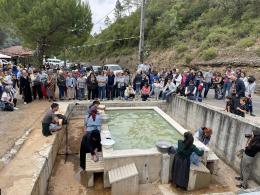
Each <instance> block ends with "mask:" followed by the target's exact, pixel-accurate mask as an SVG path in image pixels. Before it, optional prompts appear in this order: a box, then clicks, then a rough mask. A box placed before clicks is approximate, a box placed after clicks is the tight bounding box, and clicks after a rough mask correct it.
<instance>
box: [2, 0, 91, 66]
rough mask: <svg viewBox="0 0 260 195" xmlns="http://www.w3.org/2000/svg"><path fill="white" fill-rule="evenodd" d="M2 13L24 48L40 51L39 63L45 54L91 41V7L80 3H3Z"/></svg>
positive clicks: (49, 0)
mask: <svg viewBox="0 0 260 195" xmlns="http://www.w3.org/2000/svg"><path fill="white" fill-rule="evenodd" d="M0 11H1V17H2V18H5V20H4V22H5V23H6V24H11V25H12V26H13V27H14V30H15V32H16V34H17V35H18V36H19V37H21V39H22V41H23V43H24V45H25V46H27V47H29V48H32V49H37V50H36V51H37V56H38V60H39V64H41V63H42V57H43V55H48V54H59V53H60V52H61V50H63V48H64V47H69V46H72V45H78V44H81V43H82V41H85V40H87V38H88V37H89V34H90V31H91V28H92V21H91V11H90V8H89V6H88V5H87V4H82V3H81V1H80V0H21V1H17V0H0ZM0 21H3V20H0Z"/></svg>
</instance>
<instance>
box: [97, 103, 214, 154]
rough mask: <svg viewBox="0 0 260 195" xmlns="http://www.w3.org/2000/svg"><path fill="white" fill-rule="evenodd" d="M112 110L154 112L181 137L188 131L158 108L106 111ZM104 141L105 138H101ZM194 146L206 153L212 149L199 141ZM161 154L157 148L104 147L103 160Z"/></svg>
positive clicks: (124, 108) (128, 108)
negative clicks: (120, 148)
mask: <svg viewBox="0 0 260 195" xmlns="http://www.w3.org/2000/svg"><path fill="white" fill-rule="evenodd" d="M110 110H154V111H155V112H157V113H158V114H159V115H160V116H161V117H162V118H163V119H164V120H166V121H167V122H168V123H169V124H170V125H172V126H173V127H174V128H175V129H176V130H177V131H178V132H179V133H180V134H181V135H183V134H184V133H185V132H187V131H188V130H186V129H185V128H183V127H182V126H181V125H180V124H178V123H177V122H176V121H175V120H174V119H172V118H171V117H170V116H169V115H168V114H166V113H165V112H164V111H163V110H161V109H160V108H158V107H156V106H147V107H106V109H105V111H110ZM105 129H106V131H109V128H108V127H105ZM101 137H102V139H104V138H105V136H101ZM194 144H195V145H196V146H197V147H199V148H203V149H204V151H205V152H206V153H208V152H209V151H210V149H209V148H208V147H207V146H205V145H204V144H202V143H201V142H200V141H198V140H197V139H194ZM155 154H161V153H160V152H158V151H157V149H156V147H154V148H151V149H127V150H113V149H107V148H104V147H103V158H104V159H110V158H118V157H133V156H148V155H155Z"/></svg>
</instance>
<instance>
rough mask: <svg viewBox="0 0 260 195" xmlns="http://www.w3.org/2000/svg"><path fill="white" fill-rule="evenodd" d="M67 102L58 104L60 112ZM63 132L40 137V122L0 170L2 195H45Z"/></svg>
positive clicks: (64, 110) (63, 111)
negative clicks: (12, 157)
mask: <svg viewBox="0 0 260 195" xmlns="http://www.w3.org/2000/svg"><path fill="white" fill-rule="evenodd" d="M67 107H68V104H63V105H60V113H63V114H65V113H66V110H67ZM63 134H64V131H63V130H62V131H60V132H59V133H56V134H54V135H53V136H50V137H47V138H46V137H43V135H42V132H41V121H39V122H37V124H35V125H34V126H33V130H32V132H31V134H30V136H29V137H28V139H27V140H26V141H25V143H24V145H22V147H21V149H20V151H19V152H18V153H17V154H16V156H15V157H14V159H13V160H12V161H10V163H9V164H8V165H6V166H5V168H4V169H3V170H2V171H1V173H0V178H1V180H0V187H1V189H2V193H3V194H5V195H9V194H10V195H13V194H17V193H18V194H19V195H28V194H33V195H34V194H35V195H44V194H46V190H47V185H48V179H49V177H50V174H51V171H52V168H53V165H54V162H55V158H56V155H57V152H58V149H59V145H60V143H61V140H62V138H63Z"/></svg>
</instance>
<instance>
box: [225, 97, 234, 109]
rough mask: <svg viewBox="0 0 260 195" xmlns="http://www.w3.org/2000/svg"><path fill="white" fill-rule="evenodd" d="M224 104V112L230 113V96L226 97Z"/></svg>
mask: <svg viewBox="0 0 260 195" xmlns="http://www.w3.org/2000/svg"><path fill="white" fill-rule="evenodd" d="M225 102H226V108H225V110H224V111H226V112H231V106H232V98H231V96H226V98H225Z"/></svg>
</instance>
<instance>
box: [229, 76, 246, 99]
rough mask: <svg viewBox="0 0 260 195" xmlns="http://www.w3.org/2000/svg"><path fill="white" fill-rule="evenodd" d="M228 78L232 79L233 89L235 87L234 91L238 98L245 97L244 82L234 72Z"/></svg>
mask: <svg viewBox="0 0 260 195" xmlns="http://www.w3.org/2000/svg"><path fill="white" fill-rule="evenodd" d="M230 79H231V80H232V81H233V87H232V88H233V89H235V91H236V96H237V97H238V98H241V97H245V91H246V87H245V84H244V82H243V81H242V80H241V79H239V78H238V76H237V75H235V74H232V75H231V76H230Z"/></svg>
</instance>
